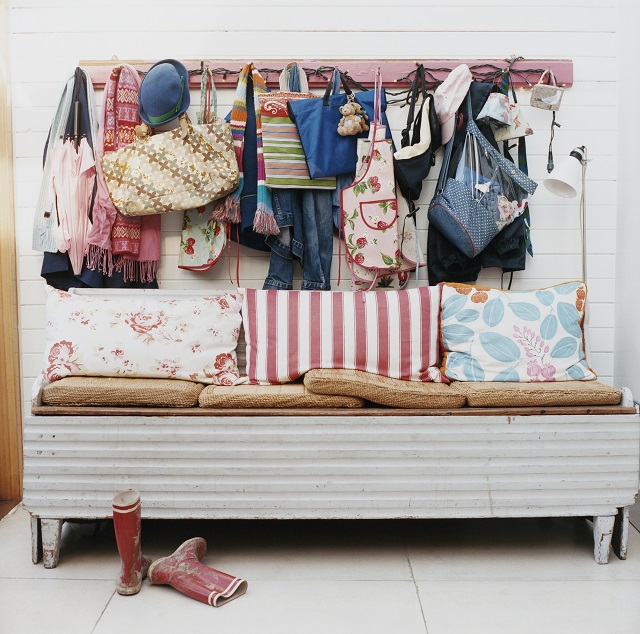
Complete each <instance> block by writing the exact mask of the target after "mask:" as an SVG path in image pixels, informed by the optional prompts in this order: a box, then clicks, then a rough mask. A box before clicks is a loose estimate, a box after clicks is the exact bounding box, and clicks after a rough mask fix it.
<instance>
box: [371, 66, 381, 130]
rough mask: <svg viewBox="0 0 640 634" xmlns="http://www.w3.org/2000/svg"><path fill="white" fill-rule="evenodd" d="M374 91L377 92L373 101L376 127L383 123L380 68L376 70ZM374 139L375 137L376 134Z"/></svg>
mask: <svg viewBox="0 0 640 634" xmlns="http://www.w3.org/2000/svg"><path fill="white" fill-rule="evenodd" d="M373 89H374V90H375V96H374V99H373V124H374V126H379V125H380V124H381V123H382V72H381V70H380V66H378V68H377V69H376V74H375V78H374V80H373ZM373 137H375V134H374V135H373Z"/></svg>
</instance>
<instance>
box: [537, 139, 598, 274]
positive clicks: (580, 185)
mask: <svg viewBox="0 0 640 634" xmlns="http://www.w3.org/2000/svg"><path fill="white" fill-rule="evenodd" d="M588 162H589V159H588V158H587V148H586V147H585V146H584V145H581V146H580V147H577V148H574V149H573V150H572V151H571V153H570V154H569V156H565V157H564V158H563V159H561V160H560V162H559V165H558V167H556V168H555V169H554V170H553V172H552V173H551V175H550V176H548V177H547V178H545V180H544V185H545V187H546V188H547V189H548V190H549V191H550V192H551V193H552V194H555V195H556V196H560V197H561V198H575V197H576V196H577V195H578V194H580V236H581V242H582V281H583V282H586V281H587V248H586V244H587V224H586V212H585V176H586V173H587V163H588Z"/></svg>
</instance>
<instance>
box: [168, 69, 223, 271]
mask: <svg viewBox="0 0 640 634" xmlns="http://www.w3.org/2000/svg"><path fill="white" fill-rule="evenodd" d="M217 114H218V93H217V91H216V85H215V84H214V83H213V73H212V72H211V71H210V70H209V69H208V68H207V69H205V70H204V71H203V73H202V82H201V84H200V112H198V124H200V125H202V124H211V123H214V122H219V121H220V119H218V116H217ZM224 204H225V201H224V199H223V200H222V201H220V202H215V203H207V204H206V205H201V206H200V207H196V208H195V209H189V210H187V211H185V212H184V216H183V218H182V234H181V236H180V255H179V257H178V268H180V269H185V270H187V271H196V272H201V271H208V270H209V269H210V268H211V267H212V266H213V265H214V264H215V263H216V262H217V261H218V260H219V259H220V256H221V255H222V251H223V250H224V247H225V246H226V244H227V225H226V224H225V223H224V222H220V221H216V217H219V214H218V213H217V212H218V211H219V207H220V206H221V205H222V206H224Z"/></svg>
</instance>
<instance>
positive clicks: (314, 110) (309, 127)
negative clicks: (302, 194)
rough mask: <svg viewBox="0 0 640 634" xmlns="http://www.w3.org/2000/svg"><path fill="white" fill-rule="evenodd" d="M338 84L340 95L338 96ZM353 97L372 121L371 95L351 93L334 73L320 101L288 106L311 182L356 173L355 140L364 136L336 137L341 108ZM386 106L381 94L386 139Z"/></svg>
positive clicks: (372, 93)
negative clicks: (341, 89) (341, 88)
mask: <svg viewBox="0 0 640 634" xmlns="http://www.w3.org/2000/svg"><path fill="white" fill-rule="evenodd" d="M340 83H342V86H343V87H344V92H342V93H341V92H340ZM351 94H353V95H354V97H355V100H356V101H357V102H358V103H359V104H360V105H361V106H362V107H363V108H364V111H365V112H366V113H367V116H368V117H369V121H373V115H374V107H373V102H374V98H375V92H374V91H373V90H365V91H363V92H357V93H353V92H352V91H351V89H350V88H349V87H348V86H347V84H346V82H345V81H344V78H343V77H342V75H341V74H340V71H338V70H337V69H336V70H335V71H334V73H333V77H332V79H330V80H329V83H328V84H327V89H326V91H325V93H324V96H323V97H322V99H298V100H297V101H290V102H289V104H288V108H289V116H290V117H291V120H292V121H293V122H294V123H295V124H296V127H297V128H298V134H299V135H300V141H301V142H302V148H303V150H304V154H305V157H306V160H307V167H308V169H309V174H310V175H311V178H326V177H328V176H337V175H339V174H349V173H353V172H355V171H356V163H357V160H358V156H357V143H358V138H366V136H367V134H368V133H367V132H361V133H360V134H357V135H353V136H340V135H339V134H338V124H339V123H340V119H342V114H341V113H340V108H341V106H344V104H346V103H347V97H348V96H349V95H351ZM386 108H387V102H386V99H385V94H384V91H382V111H383V112H382V124H383V125H385V126H386V127H387V138H388V139H390V138H391V132H390V131H389V124H388V122H387V116H386V114H385V112H384V111H385V110H386Z"/></svg>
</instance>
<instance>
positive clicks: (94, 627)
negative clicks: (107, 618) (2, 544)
mask: <svg viewBox="0 0 640 634" xmlns="http://www.w3.org/2000/svg"><path fill="white" fill-rule="evenodd" d="M115 596H116V592H115V590H114V591H113V592H112V593H111V596H110V597H109V600H108V601H107V603H106V605H105V606H104V608H102V612H100V616H99V617H98V620H97V621H96V623H95V625H94V626H93V629H92V630H91V634H93V632H95V631H96V627H98V625H99V624H100V621H101V620H102V617H103V616H104V613H105V612H106V611H107V608H108V607H109V605H110V603H111V601H113V597H115Z"/></svg>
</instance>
